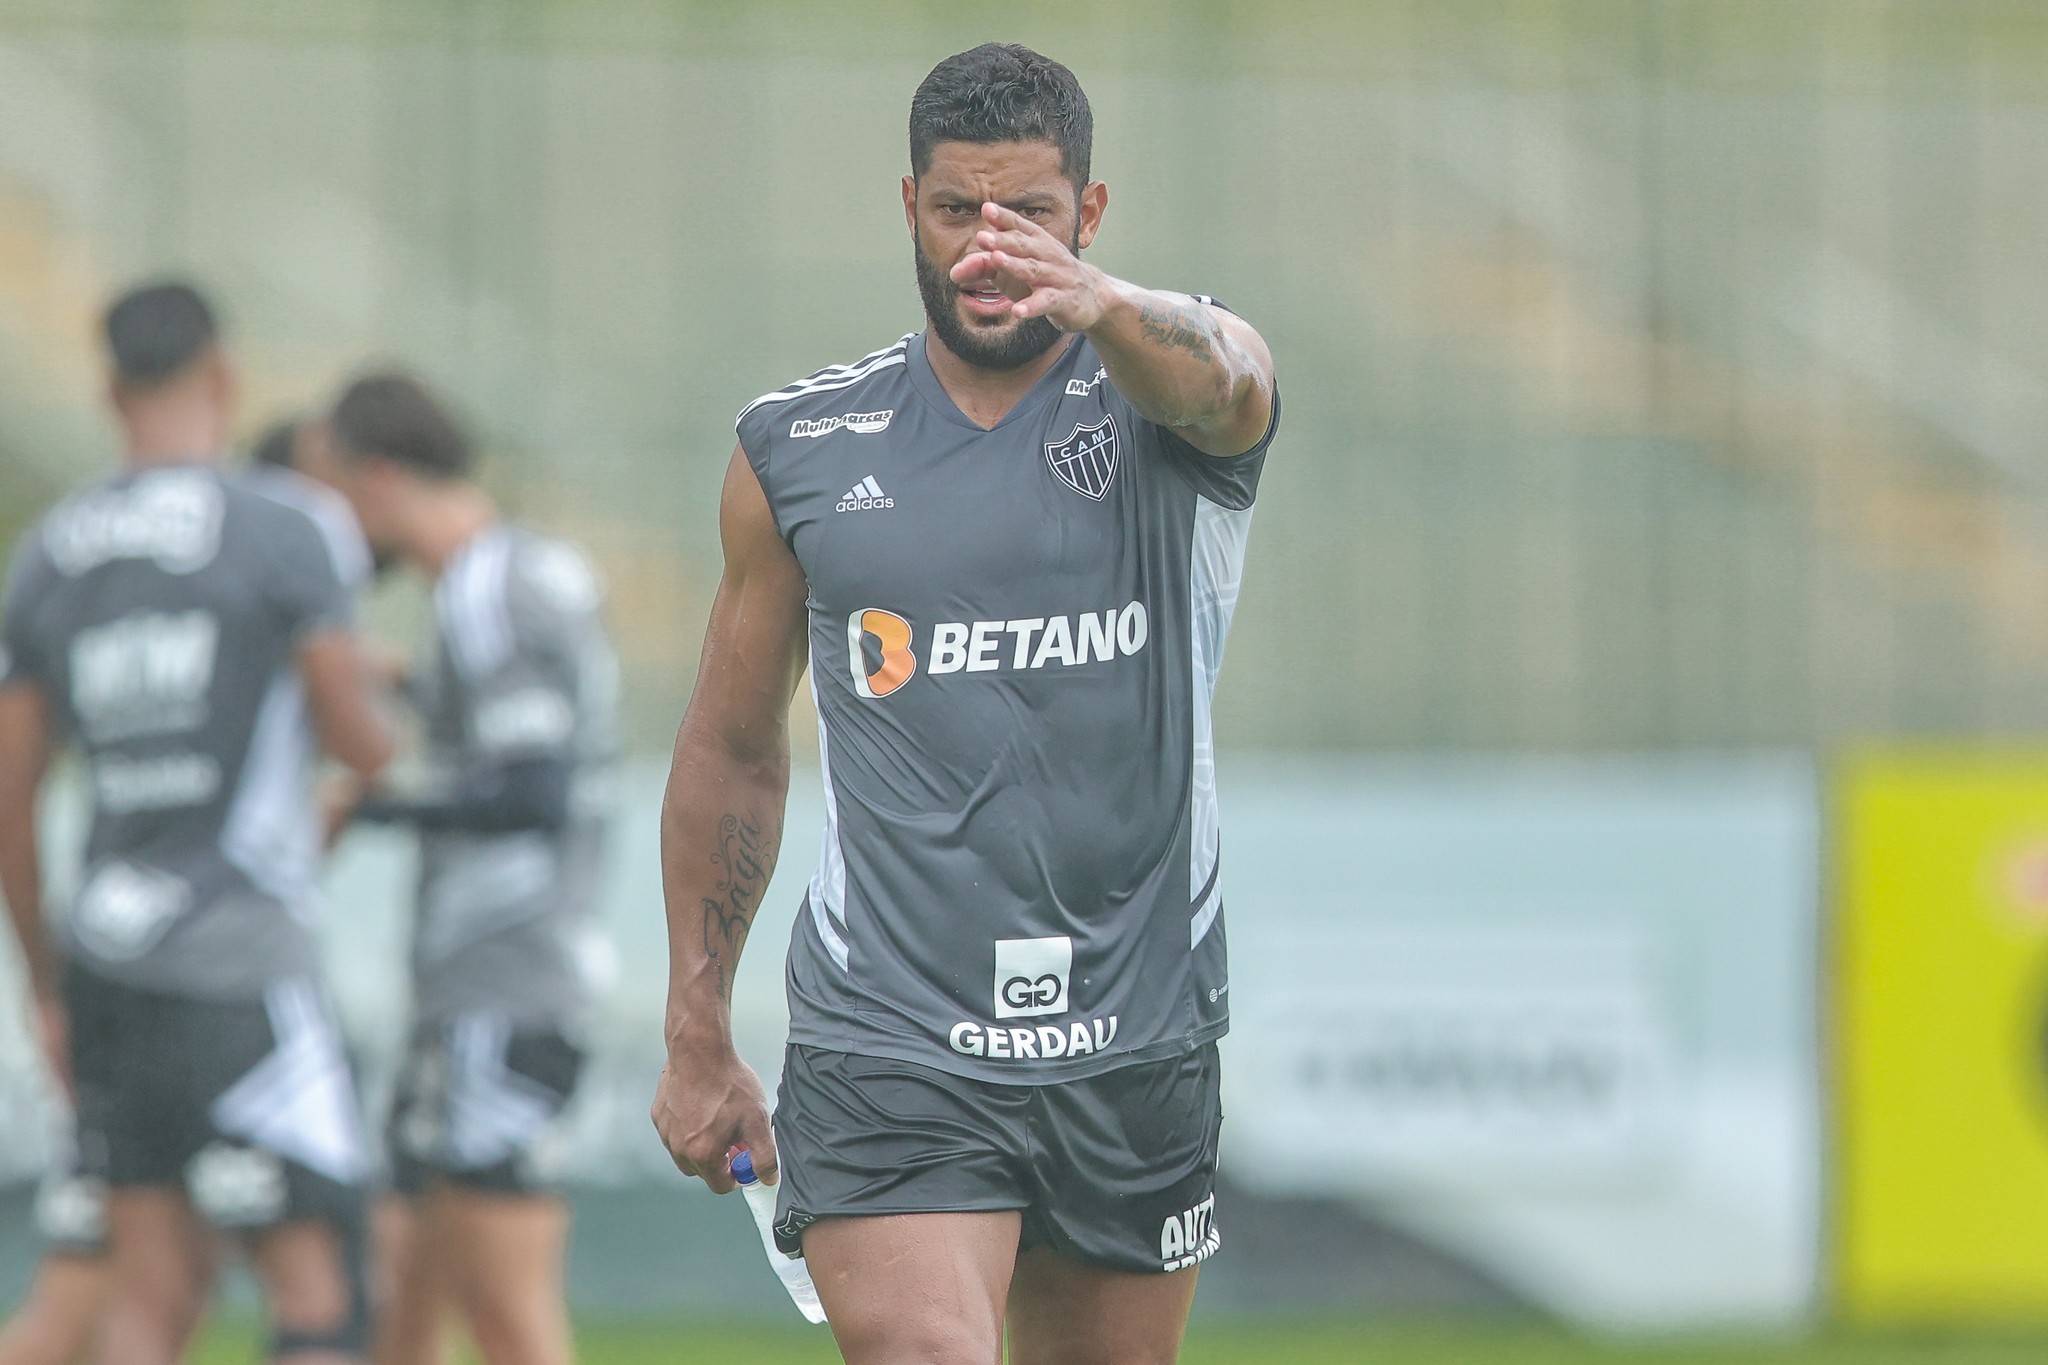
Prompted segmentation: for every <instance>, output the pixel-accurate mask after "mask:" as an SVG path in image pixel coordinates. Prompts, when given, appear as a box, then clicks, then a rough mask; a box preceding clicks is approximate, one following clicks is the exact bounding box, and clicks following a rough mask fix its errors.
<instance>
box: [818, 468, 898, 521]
mask: <svg viewBox="0 0 2048 1365" xmlns="http://www.w3.org/2000/svg"><path fill="white" fill-rule="evenodd" d="M895 505H896V499H894V498H892V497H888V496H887V495H885V494H884V493H883V492H882V485H880V484H878V483H876V482H875V476H874V475H872V474H870V475H868V476H867V477H866V478H865V479H862V480H861V481H860V482H859V483H857V484H855V485H854V486H853V487H851V488H849V489H847V490H846V496H845V497H843V498H841V499H840V500H839V505H838V506H837V507H835V508H833V509H832V510H833V511H835V512H871V511H873V510H874V509H876V508H878V507H894V506H895Z"/></svg>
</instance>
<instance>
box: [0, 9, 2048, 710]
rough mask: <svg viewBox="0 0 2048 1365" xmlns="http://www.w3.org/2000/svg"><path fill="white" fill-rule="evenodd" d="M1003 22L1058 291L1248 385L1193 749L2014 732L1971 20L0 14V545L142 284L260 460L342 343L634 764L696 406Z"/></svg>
mask: <svg viewBox="0 0 2048 1365" xmlns="http://www.w3.org/2000/svg"><path fill="white" fill-rule="evenodd" d="M991 36H1003V37H1006V38H1015V39H1019V40H1023V41H1028V42H1031V43H1034V44H1036V45H1038V46H1040V47H1042V48H1044V49H1045V50H1047V51H1049V52H1051V53H1053V54H1055V55H1058V56H1060V57H1062V58H1064V59H1065V60H1066V61H1068V62H1069V63H1070V64H1071V65H1073V67H1074V68H1075V69H1076V71H1077V72H1078V74H1079V75H1080V76H1081V78H1082V79H1083V81H1084V83H1085V84H1086V86H1087V88H1088V89H1089V91H1090V94H1091V97H1092V99H1093V101H1094V103H1095V106H1096V110H1097V116H1098V126H1099V130H1100V132H1099V141H1098V147H1097V152H1096V164H1097V169H1098V173H1099V174H1100V175H1101V176H1102V177H1103V178H1104V179H1106V180H1107V181H1108V183H1109V185H1110V187H1111V192H1112V193H1111V209H1110V214H1109V217H1108V220H1107V226H1106V228H1105V231H1104V233H1103V235H1102V238H1101V239H1100V245H1099V247H1098V250H1097V255H1098V257H1099V259H1100V260H1101V262H1102V263H1103V264H1104V265H1105V266H1107V267H1108V268H1110V269H1112V270H1113V271H1122V272H1126V273H1129V274H1131V275H1133V276H1135V277H1138V278H1140V279H1141V280H1142V281H1144V282H1147V283H1154V284H1158V285H1163V286H1176V287H1183V288H1188V289H1196V290H1202V291H1206V292H1211V293H1214V294H1217V295H1218V296H1220V297H1223V298H1225V299H1227V300H1229V301H1231V302H1232V303H1233V304H1234V305H1235V306H1236V307H1238V308H1239V309H1240V310H1241V311H1243V312H1244V313H1246V314H1247V315H1248V316H1250V317H1252V318H1253V319H1255V320H1256V321H1257V322H1258V324H1259V325H1260V326H1261V327H1263V328H1264V329H1265V331H1266V332H1267V334H1268V335H1269V336H1270V337H1271V338H1272V339H1273V344H1274V346H1275V349H1276V351H1277V352H1278V355H1279V358H1280V361H1281V365H1282V369H1283V373H1284V377H1285V382H1286V385H1287V393H1288V425H1287V436H1286V442H1285V446H1284V457H1283V458H1282V459H1280V460H1277V461H1276V462H1275V465H1274V470H1273V476H1272V478H1271V480H1270V482H1269V484H1268V487H1267V489H1266V491H1265V496H1264V497H1263V499H1262V502H1261V510H1260V516H1259V531H1258V537H1257V555H1256V559H1255V561H1254V572H1253V573H1251V574H1250V575H1249V577H1248V579H1247V582H1246V585H1245V595H1244V599H1243V602H1244V607H1243V610H1242V612H1241V613H1240V614H1239V617H1238V622H1237V626H1236V633H1235V638H1234V641H1233V648H1232V652H1231V666H1230V668H1229V670H1228V671H1227V672H1226V674H1225V678H1224V682H1223V685H1222V693H1221V697H1220V700H1219V707H1220V710H1219V722H1218V725H1219V734H1220V736H1221V741H1222V742H1223V743H1224V744H1226V745H1234V746H1258V747H1280V748H1297V749H1318V750H1322V749H1329V748H1336V749H1340V750H1343V749H1358V748H1367V747H1370V748H1386V747H1394V748H1445V747H1448V748H1457V749H1466V748H1473V749H1485V750H1499V749H1583V748H1615V747H1620V748H1638V747H1644V746H1652V747H1660V746H1686V747H1698V746H1705V747H1725V746H1751V745H1790V746H1798V747H1807V746H1811V745H1815V744H1819V743H1824V742H1827V741H1829V740H1832V739H1834V738H1836V737H1838V736H1841V735H1843V734H1848V733H1860V732H1866V731H1871V730H1878V731H1907V732H1928V731H1933V732H1955V731H1985V730H1989V731H2009V730H2015V729H2025V728H2033V727H2036V726H2038V725H2039V724H2040V722H2041V721H2042V720H2043V719H2044V718H2048V687H2044V686H2043V685H2042V684H2043V683H2044V681H2048V623H2044V618H2043V615H2042V613H2040V612H2039V611H2037V610H2036V609H2035V603H2036V602H2037V601H2038V600H2039V597H2040V595H2041V590H2042V589H2043V588H2044V587H2048V554H2044V547H2048V538H2044V535H2043V530H2044V527H2043V525H2042V516H2041V493H2042V490H2043V484H2044V480H2048V462H2044V460H2043V458H2042V456H2041V454H2040V452H2039V450H2038V449H2037V448H2036V446H2037V443H2036V441H2035V439H2034V437H2035V433H2036V432H2037V431H2038V430H2039V428H2040V425H2041V422H2042V420H2043V417H2044V415H2048V413H2044V407H2048V395H2044V389H2043V380H2042V378H2041V375H2042V374H2043V372H2044V368H2048V367H2044V361H2048V334H2044V331H2043V329H2042V326H2041V324H2040V321H2039V318H2040V308H2039V300H2040V299H2041V298H2043V297H2044V287H2048V241H2044V237H2043V234H2042V233H2041V232H2040V231H2039V224H2040V223H2041V221H2042V220H2043V211H2044V209H2048V202H2044V200H2048V179H2044V177H2042V176H2041V175H2039V174H2038V173H2035V172H2036V170H2037V168H2038V154H2039V148H2040V145H2041V137H2042V133H2043V128H2042V122H2041V116H2042V107H2043V106H2042V99H2043V95H2042V91H2043V87H2042V83H2041V82H2042V76H2043V70H2044V57H2048V24H2044V23H2043V21H2042V13H2041V8H2040V7H2039V6H2038V5H2036V4H2032V3H2013V2H2011V0H2000V2H1998V3H1991V2H1988V0H1986V2H1977V0H1893V2H1892V3H1884V2H1882V0H1850V2H1845V3H1827V2H1825V0H1811V2H1810V3H1801V2H1800V0H1753V2H1749V3H1744V2H1743V0H1496V2H1494V3H1476V2H1471V0H1466V2H1462V3H1461V2H1460V0H1404V2H1402V3H1388V2H1386V0H1359V2H1358V3H1353V4H1309V3H1297V2H1294V0H1272V2H1270V3H1258V4H1235V3H1222V2H1221V0H1206V2H1204V0H1191V2H1189V3H1145V2H1144V0H1139V2H1137V3H1118V4H1068V3H1048V4H1036V5H1031V6H1022V7H1020V6H996V5H987V4H973V3H966V4H962V3H943V4H942V3H930V4H909V3H901V0H895V2H890V0H883V2H882V3H870V4H862V5H857V6H856V5H832V4H820V5H798V4H781V3H753V4H727V3H694V4H693V3H656V2H654V0H648V2H647V3H625V2H624V0H548V2H543V0H493V2H491V3H484V2H483V0H477V2H475V3H445V2H440V0H389V2H388V3H368V2H367V0H317V3H316V2H314V0H305V2H303V3H301V2H298V0H282V2H276V0H272V2H268V3H254V2H253V0H250V2H248V3H239V2H237V0H187V2H186V3H177V0H133V2H132V3H121V2H119V0H4V3H0V451H4V454H5V461H6V463H5V468H6V471H7V473H6V478H5V484H4V493H5V497H4V504H0V505H4V517H5V518H6V519H7V520H9V521H12V522H16V523H18V521H19V520H20V519H21V518H22V517H24V516H26V515H27V514H29V513H30V512H32V511H34V510H35V509H36V508H37V507H39V506H40V505H41V504H42V503H43V502H44V501H45V500H46V499H48V498H49V497H50V496H51V495H52V494H54V493H55V492H56V490H57V489H58V488H60V487H62V486H63V485H65V484H66V483H68V482H69V481H70V480H71V479H72V478H73V477H74V476H75V475H76V474H77V473H78V472H80V471H81V469H83V468H89V467H93V466H96V465H98V464H101V463H103V462H104V461H105V459H106V450H107V445H108V442H107V437H106V433H105V430H104V428H103V425H102V423H101V421H100V420H99V418H98V417H97V415H96V413H95V409H94V397H95V393H96V390H97V384H98V381H97V375H96V363H95V353H94V349H93V345H92V338H91V335H90V326H91V321H92V317H93V314H94V310H95V308H96V307H97V305H98V304H99V303H100V302H101V300H102V299H103V298H104V296H105V295H106V293H107V291H108V290H109V289H110V288H112V287H113V286H114V285H115V284H117V283H119V282H122V281H125V280H127V279H128V278H129V277H130V276H132V275H135V274H137V273H139V272H144V271H157V270H163V269H189V270H191V271H193V272H195V273H196V274H198V275H199V276H201V277H203V278H204V279H205V280H206V281H207V282H208V283H209V284H210V285H212V286H213V287H214V288H215V289H216V290H217V291H218V292H219V293H220V294H221V296H222V298H223V299H224V300H225V301H226V303H227V305H228V308H229V311H230V312H231V315H232V321H233V325H234V331H235V336H236V339H237V341H238V343H239V348H240V351H241V353H242V355H243V357H244V359H245V363H246V365H247V368H248V370H249V373H250V379H251V390H252V395H251V396H252V402H251V404H250V406H249V409H248V415H249V420H250V422H251V423H252V424H253V423H255V422H256V421H258V420H259V419H262V418H265V417H267V416H270V415H272V414H274V413H276V412H278V411H280V410H283V409H286V408H289V407H292V406H294V405H299V404H305V403H310V402H314V401H316V400H317V399H318V398H319V397H320V396H322V395H323V394H325V393H327V392H328V391H330V388H331V386H332V384H333V383H334V381H335V378H336V376H337V375H338V374H340V373H343V372H345V371H347V370H348V369H349V368H351V367H352V366H355V365H358V364H360V363H362V362H364V361H366V360H368V359H370V358H373V357H396V358H400V359H403V360H405V361H407V362H408V363H412V364H414V365H417V366H419V367H421V368H423V369H424V370H426V371H427V372H429V373H430V374H431V375H432V376H433V377H434V378H435V379H437V380H440V381H442V382H443V383H446V384H447V385H449V386H450V387H451V388H452V389H453V390H454V391H455V392H457V393H458V394H459V395H460V396H461V398H462V399H463V400H464V402H465V404H466V406H467V408H468V410H469V411H470V413H471V414H472V416H473V417H474V419H475V420H476V422H477V423H478V424H479V425H480V426H482V427H483V428H484V429H485V431H487V433H488V434H489V438H490V440H491V443H492V445H493V447H494V449H495V453H496V455H497V465H496V469H495V473H494V475H493V478H494V480H495V482H496V483H497V484H498V485H499V486H500V487H501V488H502V489H503V491H505V492H506V493H507V495H508V496H509V497H510V498H511V499H512V500H513V502H514V503H515V504H516V505H517V506H518V507H519V508H520V509H521V510H522V511H523V512H525V513H526V514H528V515H530V516H531V517H533V518H534V519H535V520H538V521H541V522H545V523H547V524H550V525H553V526H556V527H559V528H560V529H563V530H567V531H570V532H572V533H574V534H577V535H580V536H582V537H583V538H585V539H586V540H588V541H589V542H590V543H591V545H592V546H593V548H594V549H595V550H596V551H597V552H598V554H599V555H600V556H601V557H603V558H604V559H605V561H606V562H607V565H608V567H609V568H610V569H611V571H612V579H613V583H614V585H615V587H616V588H617V590H618V593H619V597H620V603H619V608H620V612H619V614H620V626H621V634H622V637H623V639H624V641H625V644H626V647H627V650H628V654H629V663H630V667H631V670H632V671H631V674H630V682H631V688H630V696H631V699H632V706H633V721H634V734H635V735H636V737H637V738H638V740H639V741H640V742H641V743H643V744H646V745H661V744H664V743H665V742H666V739H667V737H668V734H669V732H670V730H671V728H672V726H673V724H674V722H675V719H676V716H677V715H678V713H679V710H680V705H681V702H682V699H683V696H684V694H685V691H686V680H687V679H688V677H689V675H690V671H691V667H692V663H693V660H694V655H695V651H696V632H697V629H698V626H699V623H700V622H701V620H702V617H703V608H704V606H705V604H706V600H707V596H708V592H709V588H710V585H711V583H712V581H713V578H714V575H715V572H716V557H715V553H714V546H713V542H712V519H711V516H710V506H711V499H712V498H713V496H714V494H715V491H716V488H717V485H718V479H719V475H720V472H721V470H722V467H723V463H724V458H725V456H726V454H727V453H728V452H729V449H730V430H729V426H728V422H729V419H730V417H731V415H732V414H733V413H734V412H735V411H736V410H737V409H738V408H739V407H740V406H741V405H742V404H744V403H745V402H747V401H748V400H749V399H751V398H752V397H753V396H755V395H756V394H758V393H761V392H764V391H766V390H768V389H771V388H774V387H776V386H778V385H780V384H782V383H784V382H787V381H788V380H789V379H792V378H794V377H796V376H799V375H802V374H805V373H808V372H810V371H811V370H813V369H815V368H817V367H819V366H821V365H824V364H828V363H834V362H838V361H843V360H846V359H849V358H851V357H854V356H857V355H860V354H863V353H864V352H866V351H868V350H870V349H872V348H873V347H874V346H877V345H880V344H884V343H886V342H887V341H889V340H891V339H893V338H894V337H895V336H897V335H899V334H900V333H902V332H904V331H909V330H912V329H914V328H915V327H916V326H917V325H918V321H919V319H918V314H917V309H916V296H915V294H914V292H913V289H912V283H911V275H910V261H909V248H908V244H907V242H906V241H905V240H904V234H903V232H902V228H901V215H900V208H899V205H898V202H897V197H896V188H895V182H896V177H897V176H898V175H900V174H901V172H902V171H903V169H904V163H905V160H906V154H905V150H904V133H903V124H904V115H905V109H906V106H907V101H908V94H909V91H910V90H911V88H912V87H913V86H914V85H915V83H916V81H917V80H918V79H919V77H920V76H921V75H922V74H923V72H924V71H925V70H926V69H927V68H928V67H929V66H930V65H931V64H932V62H933V61H935V60H936V59H937V58H938V57H940V56H943V55H944V54H946V53H947V52H950V51H954V50H956V49H958V48H961V47H964V46H968V45H971V44H972V43H974V42H977V41H981V40H983V39H986V38H988V37H991ZM4 529H5V528H4V527H0V530H4Z"/></svg>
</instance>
